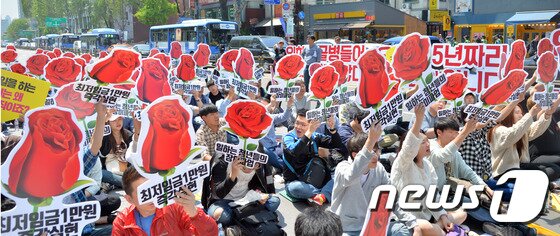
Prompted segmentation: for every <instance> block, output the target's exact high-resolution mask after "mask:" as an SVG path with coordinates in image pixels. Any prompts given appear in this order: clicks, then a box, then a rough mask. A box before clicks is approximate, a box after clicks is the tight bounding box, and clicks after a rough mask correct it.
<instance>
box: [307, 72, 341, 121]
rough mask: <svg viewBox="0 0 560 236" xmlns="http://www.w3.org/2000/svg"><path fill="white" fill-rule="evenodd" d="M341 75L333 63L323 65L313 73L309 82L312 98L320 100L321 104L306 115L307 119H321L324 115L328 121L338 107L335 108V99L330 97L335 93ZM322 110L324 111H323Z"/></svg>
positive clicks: (324, 118)
mask: <svg viewBox="0 0 560 236" xmlns="http://www.w3.org/2000/svg"><path fill="white" fill-rule="evenodd" d="M339 77H340V75H339V74H338V72H337V71H336V69H335V68H334V66H331V65H325V66H321V67H320V68H319V69H317V70H316V71H315V72H314V73H313V76H311V78H310V84H309V91H310V92H311V94H312V96H311V97H310V99H314V100H319V102H320V104H321V106H320V108H319V109H316V110H310V111H308V112H307V114H306V115H305V116H306V117H307V119H319V118H321V117H322V118H323V120H324V121H326V120H327V118H328V115H329V114H331V113H330V111H331V110H332V109H338V108H334V107H336V106H334V104H333V99H331V98H330V97H331V96H332V95H333V93H334V89H335V88H336V86H337V84H338V79H339ZM331 107H333V108H331ZM321 110H323V111H322V112H321ZM337 111H338V110H337ZM317 115H318V117H317Z"/></svg>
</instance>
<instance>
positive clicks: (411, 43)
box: [392, 33, 430, 80]
mask: <svg viewBox="0 0 560 236" xmlns="http://www.w3.org/2000/svg"><path fill="white" fill-rule="evenodd" d="M429 55H430V38H428V37H425V36H422V35H420V34H419V33H412V34H409V35H407V36H406V37H404V38H403V40H402V41H401V43H400V44H399V46H398V47H397V49H396V50H395V53H394V54H393V61H392V66H393V69H394V71H395V76H396V77H397V78H401V79H403V80H415V79H417V78H418V77H420V76H421V75H422V72H424V71H425V70H426V68H428V65H429V64H430V62H429Z"/></svg>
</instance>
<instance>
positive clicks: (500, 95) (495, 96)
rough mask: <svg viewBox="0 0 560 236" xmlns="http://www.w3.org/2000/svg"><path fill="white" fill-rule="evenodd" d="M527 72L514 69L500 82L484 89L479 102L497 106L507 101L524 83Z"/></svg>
mask: <svg viewBox="0 0 560 236" xmlns="http://www.w3.org/2000/svg"><path fill="white" fill-rule="evenodd" d="M526 77H527V72H525V71H524V70H523V69H515V70H512V71H511V72H509V73H508V75H507V76H506V77H505V78H504V79H502V80H501V81H499V82H497V83H495V84H493V85H492V86H491V87H489V88H487V89H485V90H484V91H483V92H482V93H481V96H480V100H481V101H482V102H484V104H487V105H498V104H501V103H503V102H505V101H507V100H508V98H510V97H511V95H512V94H513V93H514V92H515V91H516V90H518V89H520V88H521V87H523V83H524V82H525V78H526Z"/></svg>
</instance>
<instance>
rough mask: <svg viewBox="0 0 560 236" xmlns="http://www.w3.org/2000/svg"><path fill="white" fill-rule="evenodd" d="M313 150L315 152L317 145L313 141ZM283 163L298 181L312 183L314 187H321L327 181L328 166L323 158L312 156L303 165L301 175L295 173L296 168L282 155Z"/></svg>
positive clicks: (328, 175) (328, 176)
mask: <svg viewBox="0 0 560 236" xmlns="http://www.w3.org/2000/svg"><path fill="white" fill-rule="evenodd" d="M313 150H314V153H317V145H316V144H315V142H313ZM283 159H284V164H285V165H286V167H288V169H289V170H290V171H291V172H292V173H294V174H295V175H296V176H297V177H298V179H299V180H300V181H303V182H305V183H308V184H311V185H313V186H314V187H315V188H319V189H320V188H322V187H323V186H324V185H325V183H326V182H327V181H329V180H330V179H329V178H330V174H329V172H328V171H329V168H328V166H327V163H326V162H325V160H323V158H320V157H316V156H314V157H312V158H311V160H310V161H309V162H308V163H307V166H306V167H305V172H303V174H302V175H299V174H298V173H296V170H295V169H294V167H292V165H291V164H290V163H289V162H288V160H287V159H286V156H284V157H283Z"/></svg>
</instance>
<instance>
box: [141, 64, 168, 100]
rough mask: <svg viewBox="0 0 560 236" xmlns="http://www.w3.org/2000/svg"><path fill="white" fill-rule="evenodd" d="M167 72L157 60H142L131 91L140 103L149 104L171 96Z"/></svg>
mask: <svg viewBox="0 0 560 236" xmlns="http://www.w3.org/2000/svg"><path fill="white" fill-rule="evenodd" d="M168 74H169V73H168V70H167V68H165V66H163V64H161V62H160V61H159V60H158V59H155V58H144V59H142V67H141V73H140V76H139V77H138V80H137V81H136V88H134V89H133V90H132V91H133V92H134V93H135V94H136V96H137V97H138V99H140V101H142V102H145V103H151V102H153V101H155V100H156V99H158V98H160V97H163V96H167V95H171V86H170V85H169V78H168Z"/></svg>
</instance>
